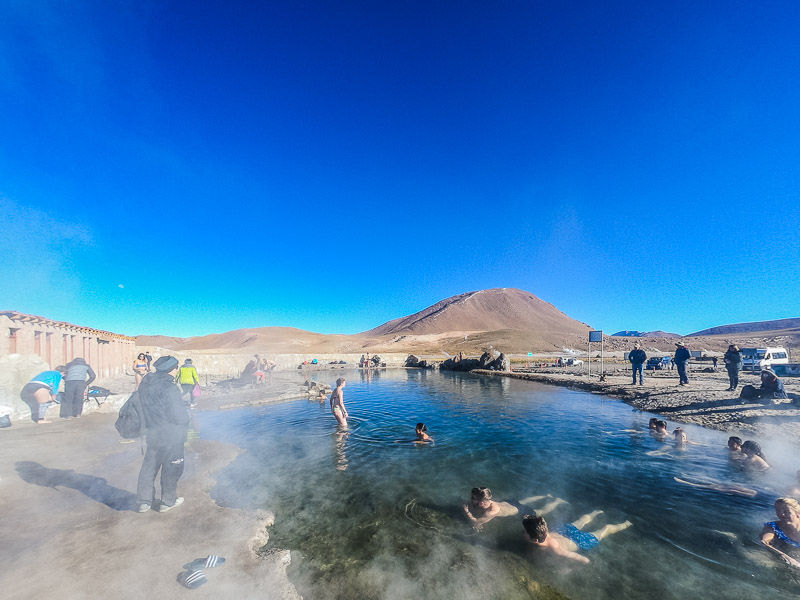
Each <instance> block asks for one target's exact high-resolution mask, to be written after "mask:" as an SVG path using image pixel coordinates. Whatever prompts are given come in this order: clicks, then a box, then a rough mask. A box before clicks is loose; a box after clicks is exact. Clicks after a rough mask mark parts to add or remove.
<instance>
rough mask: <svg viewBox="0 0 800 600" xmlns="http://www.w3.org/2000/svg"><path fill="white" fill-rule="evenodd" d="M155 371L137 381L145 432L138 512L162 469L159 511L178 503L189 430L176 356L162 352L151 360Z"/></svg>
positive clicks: (146, 502) (150, 496)
mask: <svg viewBox="0 0 800 600" xmlns="http://www.w3.org/2000/svg"><path fill="white" fill-rule="evenodd" d="M153 366H154V367H155V369H156V371H155V373H148V374H147V375H145V377H144V379H142V383H141V384H140V385H139V402H140V405H141V409H142V413H143V415H144V425H145V428H146V433H147V452H146V453H145V455H144V462H143V463H142V470H141V471H140V472H139V485H138V486H137V490H136V497H137V501H138V503H139V512H141V513H143V512H147V511H148V510H150V508H151V507H152V506H153V501H154V499H155V480H156V475H158V472H159V470H160V471H161V504H160V506H159V507H158V512H166V511H168V510H170V509H171V508H175V507H176V506H180V505H181V504H182V503H183V498H179V497H178V480H179V479H180V478H181V475H183V445H184V443H185V442H186V437H187V434H188V431H189V415H188V413H187V412H186V408H185V407H184V404H183V400H182V399H181V392H180V390H179V389H178V386H177V385H175V374H176V373H177V372H178V359H177V358H175V357H173V356H162V357H161V358H159V359H158V360H156V361H155V362H154V363H153Z"/></svg>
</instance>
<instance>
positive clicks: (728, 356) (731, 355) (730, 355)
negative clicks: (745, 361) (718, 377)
mask: <svg viewBox="0 0 800 600" xmlns="http://www.w3.org/2000/svg"><path fill="white" fill-rule="evenodd" d="M725 368H726V369H729V370H731V371H734V370H736V371H741V369H742V353H741V351H739V352H737V351H736V350H728V351H727V352H726V353H725Z"/></svg>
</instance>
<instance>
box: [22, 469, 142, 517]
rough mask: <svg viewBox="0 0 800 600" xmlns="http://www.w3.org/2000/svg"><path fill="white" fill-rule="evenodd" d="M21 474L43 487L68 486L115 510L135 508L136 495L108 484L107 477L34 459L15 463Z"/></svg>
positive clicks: (25, 478)
mask: <svg viewBox="0 0 800 600" xmlns="http://www.w3.org/2000/svg"><path fill="white" fill-rule="evenodd" d="M14 468H15V469H16V471H17V473H19V476H20V477H21V478H22V479H23V480H24V481H27V482H28V483H33V484H35V485H41V486H43V487H49V488H57V487H68V488H72V489H74V490H77V491H79V492H81V493H82V494H84V495H85V496H87V497H89V498H91V499H92V500H96V501H97V502H100V503H101V504H105V505H106V506H108V507H109V508H113V509H114V510H134V505H135V500H136V495H135V494H132V493H131V492H126V491H125V490H121V489H119V488H115V487H113V486H110V485H108V482H106V480H105V479H102V478H100V477H95V476H93V475H84V474H83V473H76V472H75V471H73V470H64V469H49V468H47V467H44V466H42V465H40V464H39V463H35V462H32V461H20V462H17V463H15V465H14Z"/></svg>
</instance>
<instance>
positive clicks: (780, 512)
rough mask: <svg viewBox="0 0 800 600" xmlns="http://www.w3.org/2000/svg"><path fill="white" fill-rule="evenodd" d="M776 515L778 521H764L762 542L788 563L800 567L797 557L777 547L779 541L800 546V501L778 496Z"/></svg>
mask: <svg viewBox="0 0 800 600" xmlns="http://www.w3.org/2000/svg"><path fill="white" fill-rule="evenodd" d="M775 515H776V516H777V517H778V520H777V521H769V522H767V523H764V529H763V530H762V531H761V543H762V544H764V545H765V546H766V547H767V548H769V549H770V550H772V551H773V552H775V553H776V554H777V555H778V556H780V557H781V558H782V559H783V560H784V561H785V562H787V563H788V564H790V565H792V566H794V567H800V562H798V561H797V559H795V558H793V557H791V556H789V555H788V554H786V553H785V552H784V551H783V550H781V549H780V548H778V547H777V545H778V543H782V544H785V545H786V546H789V547H791V548H800V502H798V501H797V500H795V499H794V498H788V497H787V498H778V499H777V500H776V501H775Z"/></svg>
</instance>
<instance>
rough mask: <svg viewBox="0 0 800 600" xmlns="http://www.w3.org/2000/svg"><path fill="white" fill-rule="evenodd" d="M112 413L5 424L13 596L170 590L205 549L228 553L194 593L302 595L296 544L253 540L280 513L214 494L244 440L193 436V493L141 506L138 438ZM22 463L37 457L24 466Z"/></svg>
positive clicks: (162, 593) (1, 529)
mask: <svg viewBox="0 0 800 600" xmlns="http://www.w3.org/2000/svg"><path fill="white" fill-rule="evenodd" d="M113 423H114V416H113V415H100V414H98V415H91V416H89V417H85V418H83V419H81V420H80V421H75V420H73V421H67V422H55V423H52V424H50V425H48V426H35V425H32V424H31V426H28V427H25V426H23V427H18V428H17V427H15V428H14V429H13V430H4V431H3V432H2V433H3V441H4V442H5V444H3V448H2V451H0V456H2V459H3V467H2V469H0V486H2V491H3V494H2V496H3V501H2V510H3V512H4V516H5V518H4V519H3V525H2V526H0V534H2V535H3V539H4V550H3V556H4V557H5V559H6V564H7V567H8V568H6V569H4V570H3V573H2V574H1V575H0V585H2V586H3V589H5V590H13V591H12V592H11V594H10V596H8V597H9V598H20V599H22V598H33V597H51V596H54V595H55V594H58V595H65V594H66V595H67V596H69V597H76V598H77V597H88V596H92V597H100V596H109V597H119V598H139V597H148V598H154V599H159V598H164V599H167V598H175V597H176V596H177V595H178V594H180V593H181V589H182V588H181V586H180V584H179V583H177V581H176V577H177V576H178V574H179V573H181V572H182V571H183V565H184V564H185V563H188V562H190V561H192V560H194V559H196V558H200V557H204V556H207V555H209V554H217V555H219V556H223V557H225V558H226V559H227V560H226V563H225V564H224V565H223V566H220V567H216V568H213V569H208V570H205V574H206V576H207V578H208V583H207V584H205V585H202V586H201V587H199V588H197V589H196V590H194V591H193V596H194V597H197V598H219V597H224V596H230V597H236V598H248V599H249V598H253V599H255V598H281V599H292V600H295V599H298V598H300V595H299V594H298V593H297V590H296V589H295V587H294V585H293V584H292V583H291V582H290V581H289V579H288V577H287V575H286V568H287V566H288V564H289V562H290V559H291V556H290V554H289V551H288V550H280V549H272V550H270V551H267V552H259V551H258V550H259V548H261V547H262V546H264V545H265V544H266V543H267V541H268V539H269V533H268V527H269V526H271V525H272V524H273V522H274V515H273V514H272V513H271V512H269V511H264V510H249V509H233V508H226V507H222V506H219V505H218V504H216V503H215V502H214V500H213V499H212V498H211V494H210V492H211V490H212V489H213V487H214V485H215V484H216V482H215V481H214V478H213V475H214V474H215V473H217V472H219V471H220V470H221V469H223V468H225V467H226V466H227V465H229V464H230V463H231V462H232V461H233V460H234V459H235V458H236V457H238V456H239V455H240V454H241V453H242V452H243V451H242V450H241V449H239V448H237V447H235V446H232V445H229V444H224V443H221V442H215V441H211V440H204V439H198V440H193V441H191V442H190V443H189V444H188V445H187V451H186V458H187V461H186V463H187V464H186V472H185V474H184V476H183V477H182V479H181V481H180V483H179V486H178V491H179V493H180V494H181V495H182V496H183V497H185V498H186V502H185V503H184V504H183V506H181V507H180V508H178V509H175V510H173V511H170V512H168V513H164V514H161V513H158V512H157V511H154V510H151V511H149V512H148V513H146V514H139V513H137V512H135V507H134V506H133V504H134V500H135V494H134V491H135V488H136V478H137V476H138V471H139V467H140V466H141V460H142V456H141V450H140V444H139V443H138V441H137V442H135V443H131V444H120V443H119V437H118V435H117V434H116V431H115V430H114V427H113ZM75 425H78V427H76V426H75ZM22 465H28V466H31V468H30V469H28V470H27V472H23V471H22V470H21V468H22ZM31 473H33V474H34V475H31ZM129 505H130V506H129Z"/></svg>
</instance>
